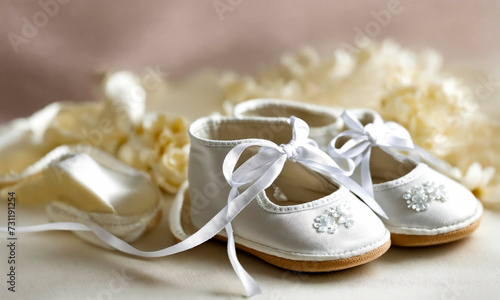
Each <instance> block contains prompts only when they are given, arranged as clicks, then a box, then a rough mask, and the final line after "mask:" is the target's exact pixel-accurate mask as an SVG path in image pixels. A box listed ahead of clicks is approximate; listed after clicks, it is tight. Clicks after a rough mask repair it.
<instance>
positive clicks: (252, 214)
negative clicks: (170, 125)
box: [170, 117, 390, 281]
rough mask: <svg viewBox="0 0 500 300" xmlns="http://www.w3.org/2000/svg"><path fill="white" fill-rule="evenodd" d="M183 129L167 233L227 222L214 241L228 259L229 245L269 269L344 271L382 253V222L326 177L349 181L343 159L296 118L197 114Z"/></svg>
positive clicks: (180, 235)
mask: <svg viewBox="0 0 500 300" xmlns="http://www.w3.org/2000/svg"><path fill="white" fill-rule="evenodd" d="M189 134H190V139H191V150H190V156H189V170H188V178H189V186H188V185H187V184H185V185H184V186H183V187H182V188H181V190H180V191H179V193H178V196H177V198H176V200H175V202H174V204H173V206H172V209H171V214H170V227H171V230H172V233H173V234H174V236H175V237H176V238H177V239H179V240H185V239H188V238H189V237H193V236H195V235H197V234H199V232H200V231H203V230H204V228H206V227H207V226H211V227H213V226H219V227H220V224H222V223H221V222H223V223H227V225H224V226H225V228H226V232H219V231H217V235H215V238H217V239H220V240H229V243H228V251H229V255H230V258H231V262H232V263H233V266H234V265H238V264H237V259H236V257H235V254H234V246H235V245H236V247H237V248H239V249H242V250H244V251H247V252H249V253H251V254H253V255H255V256H257V257H259V258H261V259H263V260H265V261H267V262H269V263H271V264H273V265H276V266H278V267H281V268H284V269H289V270H295V271H306V272H325V271H334V270H342V269H346V268H350V267H353V266H357V265H360V264H364V263H367V262H369V261H371V260H374V259H375V258H377V257H379V256H380V255H382V254H383V253H384V252H385V251H387V249H388V247H389V245H390V238H389V235H390V234H389V232H388V231H387V229H386V228H385V227H384V224H383V223H382V222H381V221H380V219H379V218H378V217H377V216H376V215H375V214H374V213H373V212H372V211H371V210H370V209H369V208H368V207H367V206H366V205H364V204H362V203H361V202H360V201H359V199H358V198H356V197H355V196H354V195H353V194H352V193H351V192H350V191H349V190H348V189H347V188H346V187H344V186H343V185H342V184H338V183H336V180H339V181H340V182H342V181H343V180H344V179H347V180H348V183H347V184H349V182H350V181H349V178H347V177H345V176H343V174H344V173H346V172H347V171H344V170H343V169H342V168H341V166H342V167H344V168H345V169H348V168H350V167H351V163H352V162H351V163H349V161H348V160H344V159H341V160H338V161H339V162H340V164H341V166H339V165H337V163H336V162H335V161H334V160H332V159H331V158H330V157H329V156H328V155H326V154H325V153H324V152H322V151H321V150H319V149H318V148H316V147H315V146H312V145H311V144H310V143H311V142H312V141H311V140H309V139H307V134H308V126H307V124H306V123H305V122H303V121H302V120H300V119H298V118H294V117H292V118H291V119H290V120H287V119H283V118H281V119H257V118H250V119H243V120H238V119H233V118H224V117H207V118H202V119H199V120H198V121H196V122H194V123H193V124H192V125H191V126H190V129H189ZM235 167H236V169H235ZM324 174H333V177H335V178H337V179H332V178H331V177H330V176H325V175H324ZM360 190H362V189H361V188H360ZM371 204H372V205H373V206H374V209H375V210H379V211H380V208H379V207H378V206H377V205H376V204H374V203H371ZM221 214H222V215H221ZM214 216H215V217H214ZM233 217H234V220H232V221H231V219H232V218H233ZM229 221H231V223H228V222H229ZM215 224H218V225H215ZM200 228H201V229H200ZM233 232H234V233H233ZM234 244H235V245H234ZM235 269H236V271H237V272H238V268H236V267H235ZM240 277H241V276H240ZM243 281H245V280H244V279H243Z"/></svg>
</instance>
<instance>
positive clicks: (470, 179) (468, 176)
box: [460, 162, 495, 197]
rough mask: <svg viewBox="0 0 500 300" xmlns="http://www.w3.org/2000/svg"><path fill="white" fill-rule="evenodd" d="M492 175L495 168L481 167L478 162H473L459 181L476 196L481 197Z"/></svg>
mask: <svg viewBox="0 0 500 300" xmlns="http://www.w3.org/2000/svg"><path fill="white" fill-rule="evenodd" d="M494 175H495V168H493V167H486V168H483V167H482V166H481V164H480V163H478V162H474V163H473V164H471V165H470V166H469V168H468V169H467V172H466V173H465V175H464V176H463V177H462V179H461V180H460V183H462V184H463V185H464V186H465V187H467V188H468V189H469V190H471V191H472V193H474V195H476V197H481V196H483V195H484V194H485V189H486V188H487V186H488V183H489V182H490V181H491V180H492V179H493V176H494Z"/></svg>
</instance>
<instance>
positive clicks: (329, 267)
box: [175, 235, 391, 273]
mask: <svg viewBox="0 0 500 300" xmlns="http://www.w3.org/2000/svg"><path fill="white" fill-rule="evenodd" d="M213 239H214V240H218V241H221V242H226V241H227V239H226V237H224V236H218V235H216V236H215V237H214V238H213ZM175 240H176V241H177V242H180V241H181V240H179V239H177V238H175ZM390 247H391V240H388V241H387V242H386V243H385V244H383V245H382V246H380V247H378V248H376V249H374V250H372V251H370V252H367V253H364V254H361V255H358V256H354V257H349V258H344V259H337V260H329V261H301V260H291V259H287V258H282V257H278V256H274V255H270V254H267V253H263V252H260V251H258V250H255V249H252V248H249V247H246V246H244V245H241V244H238V243H236V248H237V249H239V250H242V251H245V252H247V253H250V254H252V255H254V256H256V257H258V258H260V259H262V260H263V261H265V262H268V263H270V264H271V265H274V266H276V267H279V268H282V269H286V270H290V271H298V272H315V273H316V272H332V271H340V270H345V269H349V268H353V267H356V266H359V265H363V264H366V263H368V262H370V261H372V260H374V259H377V258H379V257H380V256H381V255H382V254H384V253H385V252H387V250H389V248H390Z"/></svg>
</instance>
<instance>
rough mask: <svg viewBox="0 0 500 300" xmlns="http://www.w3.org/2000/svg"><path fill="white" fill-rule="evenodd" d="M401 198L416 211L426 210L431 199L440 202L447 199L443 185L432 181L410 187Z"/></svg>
mask: <svg viewBox="0 0 500 300" xmlns="http://www.w3.org/2000/svg"><path fill="white" fill-rule="evenodd" d="M403 199H404V200H406V204H408V208H410V209H413V210H415V211H417V212H420V211H424V210H427V209H428V208H429V207H430V206H431V201H433V200H438V201H441V202H445V201H447V200H448V198H447V194H446V191H445V188H444V185H437V184H436V183H434V182H426V183H424V184H422V185H421V186H416V187H412V188H411V189H410V190H408V191H406V192H405V193H404V194H403Z"/></svg>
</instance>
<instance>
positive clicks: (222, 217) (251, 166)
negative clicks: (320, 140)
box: [0, 117, 387, 296]
mask: <svg viewBox="0 0 500 300" xmlns="http://www.w3.org/2000/svg"><path fill="white" fill-rule="evenodd" d="M290 124H291V125H292V127H293V138H292V140H291V141H290V142H289V143H288V144H282V145H279V146H278V145H277V144H275V143H273V142H271V141H268V140H261V139H250V140H247V141H245V142H243V143H241V144H238V145H237V146H235V147H234V148H233V149H231V150H230V151H229V153H228V154H227V155H226V157H225V159H224V163H223V173H224V176H225V178H226V180H227V182H228V183H229V184H230V186H231V191H230V193H229V196H228V200H227V205H226V206H225V207H224V208H223V209H222V210H221V211H220V212H219V213H217V214H216V215H215V216H214V217H213V218H212V219H211V220H210V221H209V222H208V223H207V224H205V225H204V226H203V227H202V228H200V229H199V230H198V231H197V232H196V233H194V234H193V235H191V236H190V237H188V238H187V239H185V240H184V241H182V242H179V243H178V244H175V245H173V246H170V247H167V248H165V249H162V250H158V251H152V252H149V251H141V250H138V249H136V248H134V247H132V246H131V245H130V244H128V243H127V242H125V241H123V240H121V239H120V238H118V237H116V236H114V235H113V234H111V233H109V232H108V231H106V230H105V229H103V228H102V227H101V226H99V225H98V224H97V223H95V222H88V223H86V224H80V223H74V222H55V223H49V224H42V225H34V226H25V227H19V228H17V229H16V230H17V231H19V232H40V231H50V230H70V231H92V232H94V234H95V235H96V236H97V237H98V238H99V239H101V240H102V241H103V242H104V243H106V244H108V245H110V246H111V247H113V248H115V249H116V250H118V251H121V252H124V253H127V254H130V255H135V256H141V257H164V256H169V255H172V254H176V253H179V252H183V251H186V250H188V249H191V248H193V247H196V246H198V245H200V244H202V243H204V242H205V241H207V240H209V239H211V238H212V237H214V236H215V235H216V234H218V233H219V232H220V231H221V230H222V229H224V228H225V230H226V233H227V236H228V243H227V249H228V256H229V260H230V262H231V265H232V266H233V268H234V270H235V272H236V274H237V275H238V277H239V279H240V280H241V282H242V283H243V286H244V287H245V291H246V294H247V296H254V295H256V294H259V293H261V291H260V287H259V285H258V284H257V282H256V281H255V280H254V279H253V278H252V277H251V276H250V275H249V274H248V273H247V272H246V271H245V269H244V268H243V267H242V266H241V264H240V263H239V261H238V258H237V256H236V248H235V241H234V235H233V229H232V226H231V221H232V220H233V219H234V218H235V217H236V216H237V215H238V214H239V213H240V212H241V211H242V210H243V209H244V208H245V207H246V206H247V205H248V204H249V203H250V202H251V201H252V200H253V199H254V198H255V197H256V196H257V195H258V194H259V193H260V192H262V191H263V190H265V189H266V188H268V187H269V186H271V184H272V183H273V182H274V180H275V179H276V178H277V177H278V175H279V174H280V173H281V171H282V169H283V167H284V165H285V162H286V161H287V160H291V161H294V162H297V163H300V164H302V165H304V166H306V167H308V168H310V169H311V170H314V171H316V172H318V173H321V174H324V175H326V176H329V177H331V178H333V179H335V180H336V181H338V182H339V183H341V184H343V185H345V186H346V187H347V188H348V189H350V190H351V191H352V192H353V193H355V194H357V195H358V196H359V197H360V198H361V199H362V200H363V201H364V202H365V203H366V204H367V205H368V206H369V207H370V208H371V209H372V210H374V211H375V212H376V213H378V214H379V215H380V216H382V217H385V218H387V216H386V214H385V213H384V211H383V210H382V208H381V207H380V206H379V205H378V204H377V202H375V200H374V199H373V198H372V197H370V195H369V194H367V193H366V191H365V190H364V189H363V188H362V187H361V186H359V185H358V184H357V183H356V182H355V181H353V180H352V179H350V178H349V177H347V176H350V175H351V174H352V172H353V170H354V167H355V165H354V162H353V161H352V160H351V159H349V158H347V159H346V158H344V157H338V158H335V159H332V158H331V157H330V156H328V155H327V154H326V153H324V152H323V151H321V150H320V149H318V148H317V147H315V146H314V144H313V142H312V141H311V140H310V139H308V135H309V126H308V125H307V124H306V123H305V122H304V121H302V120H301V119H298V118H295V117H291V118H290ZM253 146H258V147H260V149H259V151H258V152H257V153H256V154H255V155H254V156H252V157H250V158H249V159H248V160H247V161H245V162H244V163H243V164H242V165H241V166H239V167H238V168H237V169H236V170H234V168H235V167H236V164H237V162H238V159H239V158H240V156H241V154H242V153H243V152H244V151H245V150H246V149H247V148H249V147H253ZM335 160H337V161H338V162H339V163H340V164H341V165H343V166H344V167H343V168H342V167H341V166H339V164H338V163H337V162H336V161H335ZM0 230H1V231H7V228H5V227H1V228H0Z"/></svg>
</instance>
